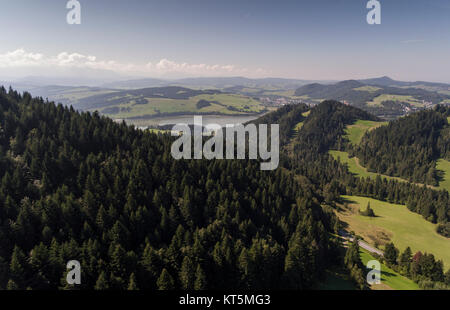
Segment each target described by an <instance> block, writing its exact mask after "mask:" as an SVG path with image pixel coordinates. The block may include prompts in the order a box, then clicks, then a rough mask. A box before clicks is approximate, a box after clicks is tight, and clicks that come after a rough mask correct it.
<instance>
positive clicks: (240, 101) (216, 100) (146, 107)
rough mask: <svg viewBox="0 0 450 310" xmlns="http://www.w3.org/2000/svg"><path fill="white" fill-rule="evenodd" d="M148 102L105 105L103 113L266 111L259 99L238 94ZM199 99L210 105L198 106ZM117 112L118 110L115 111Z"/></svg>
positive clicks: (242, 112) (231, 112) (118, 115)
mask: <svg viewBox="0 0 450 310" xmlns="http://www.w3.org/2000/svg"><path fill="white" fill-rule="evenodd" d="M145 99H146V101H147V103H145V104H137V103H136V102H135V100H133V98H130V101H128V102H126V103H123V104H119V105H115V106H111V107H109V106H108V107H104V108H103V109H102V110H101V112H102V114H105V115H109V116H113V117H114V118H116V119H117V118H119V119H121V118H123V119H126V118H130V117H136V116H143V115H147V116H156V115H158V114H160V113H161V114H170V113H195V112H199V113H211V114H214V113H220V114H227V115H242V114H253V113H260V112H263V111H264V106H263V105H262V104H261V103H260V102H259V101H257V100H255V99H252V98H249V97H246V96H243V95H236V94H213V95H198V96H194V97H190V98H188V99H169V98H145ZM199 100H206V101H208V102H209V105H208V106H205V107H202V108H200V109H199V108H198V107H197V103H198V102H199ZM111 108H113V109H119V111H117V113H113V112H111ZM114 112H116V111H114Z"/></svg>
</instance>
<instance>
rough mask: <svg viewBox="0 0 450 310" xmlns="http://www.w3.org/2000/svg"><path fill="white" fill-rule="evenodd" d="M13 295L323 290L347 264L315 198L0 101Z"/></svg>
mask: <svg viewBox="0 0 450 310" xmlns="http://www.w3.org/2000/svg"><path fill="white" fill-rule="evenodd" d="M0 124H1V129H0V147H1V148H0V171H1V176H0V177H1V185H0V204H1V208H0V240H2V242H1V243H0V288H3V289H4V288H7V289H28V288H30V289H57V288H60V289H61V288H64V287H65V286H67V284H66V282H65V272H66V263H67V262H68V261H69V260H72V259H77V260H79V261H80V263H81V265H82V266H83V283H82V285H81V288H85V289H108V288H111V289H128V288H129V289H135V288H139V289H175V288H176V289H181V288H183V289H206V288H208V289H219V288H229V287H235V288H255V289H257V288H292V289H300V288H303V289H306V288H313V287H314V286H315V285H316V284H317V281H318V280H319V279H320V278H321V277H322V273H323V271H324V269H325V268H326V266H329V265H330V264H333V263H335V260H336V257H338V253H337V247H336V244H335V243H334V242H333V239H332V238H330V236H329V233H330V232H332V231H333V226H334V222H335V221H336V220H335V218H334V215H333V214H332V213H331V212H325V211H323V210H322V208H321V207H320V202H321V197H320V195H316V194H315V191H314V187H313V186H312V185H310V184H308V183H304V182H300V181H298V180H297V179H296V178H295V177H294V176H293V175H292V174H291V173H290V172H287V171H284V170H283V169H278V170H275V171H274V172H265V171H260V169H259V164H258V163H257V162H255V161H242V160H241V161H239V160H234V161H207V160H197V161H194V160H192V161H175V160H174V159H172V157H171V156H170V144H171V142H172V139H173V138H172V137H170V136H168V135H166V136H164V135H156V134H152V133H150V132H143V131H140V130H137V129H134V128H133V127H128V126H126V125H125V124H123V123H122V124H117V123H114V122H113V121H112V120H110V119H107V118H105V117H101V116H99V115H98V114H97V113H93V114H90V113H79V112H76V111H74V110H73V109H72V108H68V107H63V106H62V105H55V104H53V103H50V102H45V101H43V100H42V99H41V98H32V97H31V96H30V95H29V94H28V93H24V94H23V95H21V94H19V93H17V92H15V91H13V90H11V89H10V90H9V91H6V90H5V89H4V88H1V89H0Z"/></svg>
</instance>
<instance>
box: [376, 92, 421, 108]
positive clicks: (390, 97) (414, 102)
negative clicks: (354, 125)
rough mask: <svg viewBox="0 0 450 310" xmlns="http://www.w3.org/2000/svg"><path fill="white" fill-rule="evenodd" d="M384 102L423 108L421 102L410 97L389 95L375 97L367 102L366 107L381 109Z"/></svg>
mask: <svg viewBox="0 0 450 310" xmlns="http://www.w3.org/2000/svg"><path fill="white" fill-rule="evenodd" d="M384 101H397V102H406V103H409V104H411V105H412V106H416V107H421V106H423V103H422V101H420V100H417V99H415V98H414V97H412V96H403V95H389V94H382V95H379V96H377V97H375V98H374V99H373V100H372V101H370V102H367V105H368V106H374V107H381V106H383V105H382V103H383V102H384Z"/></svg>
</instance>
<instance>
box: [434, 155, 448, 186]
mask: <svg viewBox="0 0 450 310" xmlns="http://www.w3.org/2000/svg"><path fill="white" fill-rule="evenodd" d="M436 169H437V170H440V171H442V173H443V174H442V180H441V181H440V182H439V188H440V189H445V190H447V191H449V192H450V161H448V160H445V159H439V160H438V161H437V163H436Z"/></svg>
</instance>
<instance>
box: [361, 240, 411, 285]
mask: <svg viewBox="0 0 450 310" xmlns="http://www.w3.org/2000/svg"><path fill="white" fill-rule="evenodd" d="M360 255H361V260H362V262H363V264H364V265H365V266H367V263H368V262H369V261H371V260H376V258H374V257H373V256H372V255H371V254H370V253H369V252H368V251H366V250H364V249H360ZM383 284H385V285H387V286H389V287H390V288H392V289H394V290H419V289H420V288H419V286H418V285H417V283H415V282H414V281H412V280H410V279H408V278H406V277H404V276H402V275H400V274H398V273H397V272H396V271H394V270H392V269H391V268H389V267H388V266H386V265H385V264H383V263H382V264H381V284H373V285H372V287H371V288H372V289H374V290H376V289H378V286H383Z"/></svg>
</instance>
